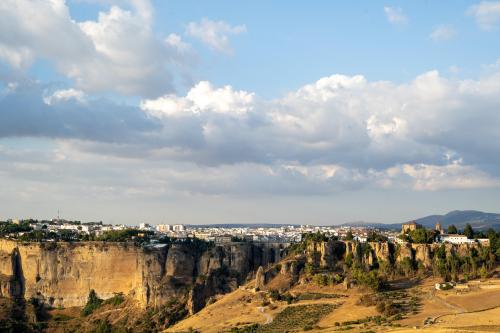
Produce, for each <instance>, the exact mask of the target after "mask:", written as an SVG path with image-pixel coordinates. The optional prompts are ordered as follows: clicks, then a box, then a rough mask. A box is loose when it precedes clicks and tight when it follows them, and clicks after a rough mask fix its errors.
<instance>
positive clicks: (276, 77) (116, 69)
mask: <svg viewBox="0 0 500 333" xmlns="http://www.w3.org/2000/svg"><path fill="white" fill-rule="evenodd" d="M0 17H2V19H1V20H0V184H1V186H0V219H7V218H29V217H32V218H54V217H56V216H57V214H58V211H59V214H60V216H61V217H62V218H67V219H75V220H81V221H101V220H102V221H104V222H106V223H125V224H139V223H142V222H149V223H153V224H158V223H189V224H206V223H294V224H321V225H330V224H338V223H344V222H351V221H368V222H387V223H395V222H402V221H407V220H410V219H413V218H418V217H422V216H426V215H430V214H443V213H446V212H448V211H451V210H455V209H476V210H483V211H489V212H500V204H499V203H500V1H422V0H418V1H417V0H415V1H404V2H396V1H307V2H305V1H283V0H281V1H278V0H274V1H269V0H255V1H246V2H241V1H225V0H220V1H191V0H182V1H174V0H171V1H170V0H165V1H160V0H157V1H148V0H67V1H63V0H37V1H29V0H4V1H1V2H0Z"/></svg>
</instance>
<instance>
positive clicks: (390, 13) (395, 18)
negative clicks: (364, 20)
mask: <svg viewBox="0 0 500 333" xmlns="http://www.w3.org/2000/svg"><path fill="white" fill-rule="evenodd" d="M384 13H385V16H386V17H387V20H388V21H389V22H390V23H392V24H405V23H408V18H407V17H406V15H405V14H404V13H403V10H402V9H401V8H399V7H389V6H385V7H384Z"/></svg>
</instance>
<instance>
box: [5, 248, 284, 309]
mask: <svg viewBox="0 0 500 333" xmlns="http://www.w3.org/2000/svg"><path fill="white" fill-rule="evenodd" d="M281 248H282V246H278V245H276V246H275V245H273V244H252V243H231V244H225V245H223V246H213V247H211V248H202V249H200V248H196V247H195V246H194V245H193V244H190V243H181V244H178V243H175V244H170V245H167V244H157V245H154V246H148V247H140V246H135V245H134V244H133V243H104V242H81V243H21V242H16V241H11V240H5V239H0V293H1V295H4V296H9V297H24V298H26V299H28V298H31V297H36V298H38V299H40V300H43V301H44V302H46V303H49V304H50V305H53V306H64V307H68V306H82V305H84V304H85V302H86V300H87V296H88V294H89V291H90V290H91V289H94V290H95V291H96V293H97V294H98V296H99V297H101V298H104V299H105V298H109V297H112V296H113V295H114V293H118V292H121V293H124V294H125V295H129V296H130V297H132V298H134V299H136V300H137V301H138V302H139V304H141V305H142V306H144V307H146V306H152V307H156V306H160V305H162V304H165V303H166V302H168V301H169V300H172V299H174V298H178V299H184V300H185V299H187V298H189V301H190V304H191V305H192V309H191V310H192V311H193V312H196V311H198V310H199V309H200V308H201V307H203V306H204V305H205V301H206V300H207V299H208V297H210V296H213V295H215V294H216V293H219V292H227V291H230V290H233V289H235V288H237V286H238V285H239V284H241V283H242V282H244V281H246V280H247V279H250V278H252V277H253V275H254V272H255V271H256V269H257V268H258V267H259V266H266V265H268V264H270V263H274V262H276V261H278V260H279V259H280V257H281V251H282V249H281Z"/></svg>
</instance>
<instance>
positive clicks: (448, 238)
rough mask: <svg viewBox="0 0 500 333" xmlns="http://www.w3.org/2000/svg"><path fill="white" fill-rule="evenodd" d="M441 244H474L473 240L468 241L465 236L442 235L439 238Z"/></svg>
mask: <svg viewBox="0 0 500 333" xmlns="http://www.w3.org/2000/svg"><path fill="white" fill-rule="evenodd" d="M441 242H443V243H451V244H472V243H475V241H474V240H473V239H468V238H467V236H465V235H456V234H452V235H443V236H441Z"/></svg>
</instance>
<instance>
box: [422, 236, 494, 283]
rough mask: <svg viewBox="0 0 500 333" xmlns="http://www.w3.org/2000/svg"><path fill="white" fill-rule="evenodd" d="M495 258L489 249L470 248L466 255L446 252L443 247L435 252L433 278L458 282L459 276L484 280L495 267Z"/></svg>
mask: <svg viewBox="0 0 500 333" xmlns="http://www.w3.org/2000/svg"><path fill="white" fill-rule="evenodd" d="M496 262H497V257H496V255H495V254H494V253H493V251H492V248H491V247H480V248H478V249H475V248H472V249H470V250H469V251H468V253H467V255H465V256H460V255H459V254H457V253H454V252H450V253H447V252H446V248H445V246H444V245H441V247H439V248H438V249H437V250H436V253H435V255H434V258H433V263H432V272H433V274H434V276H441V277H442V278H443V279H444V280H445V281H458V280H459V279H460V276H462V278H463V279H465V280H469V279H474V278H478V277H481V278H483V279H484V278H486V277H487V276H488V271H489V270H491V269H493V268H494V267H495V265H496Z"/></svg>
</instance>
